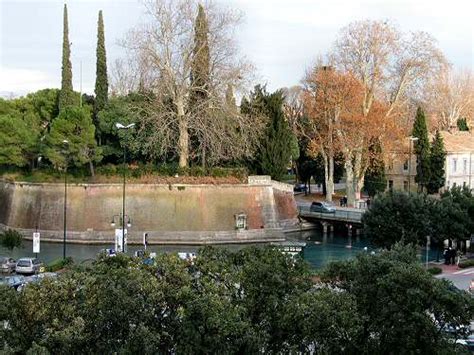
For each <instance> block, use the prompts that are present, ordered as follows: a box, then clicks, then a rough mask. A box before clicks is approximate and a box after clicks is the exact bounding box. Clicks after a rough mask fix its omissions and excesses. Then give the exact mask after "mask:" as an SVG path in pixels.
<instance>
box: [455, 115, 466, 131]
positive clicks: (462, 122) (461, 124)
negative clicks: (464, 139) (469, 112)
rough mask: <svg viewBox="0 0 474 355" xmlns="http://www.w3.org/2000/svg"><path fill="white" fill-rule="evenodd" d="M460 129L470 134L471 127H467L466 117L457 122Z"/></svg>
mask: <svg viewBox="0 0 474 355" xmlns="http://www.w3.org/2000/svg"><path fill="white" fill-rule="evenodd" d="M456 124H457V126H458V129H459V130H460V131H462V132H468V131H469V126H468V125H467V120H466V118H465V117H461V118H459V119H458V120H457V121H456Z"/></svg>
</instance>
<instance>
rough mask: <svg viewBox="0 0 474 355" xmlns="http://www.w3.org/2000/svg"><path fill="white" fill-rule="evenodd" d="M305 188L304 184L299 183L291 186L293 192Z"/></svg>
mask: <svg viewBox="0 0 474 355" xmlns="http://www.w3.org/2000/svg"><path fill="white" fill-rule="evenodd" d="M306 189H307V187H306V185H305V184H301V183H298V184H295V186H293V191H294V192H306Z"/></svg>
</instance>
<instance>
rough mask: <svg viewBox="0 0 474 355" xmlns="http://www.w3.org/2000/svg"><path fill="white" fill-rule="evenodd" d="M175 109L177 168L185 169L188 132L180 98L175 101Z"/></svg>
mask: <svg viewBox="0 0 474 355" xmlns="http://www.w3.org/2000/svg"><path fill="white" fill-rule="evenodd" d="M176 109H177V112H178V122H179V142H178V148H179V167H180V168H185V167H187V166H188V156H189V132H188V121H187V118H186V116H185V114H184V100H183V98H182V97H180V98H178V99H177V101H176Z"/></svg>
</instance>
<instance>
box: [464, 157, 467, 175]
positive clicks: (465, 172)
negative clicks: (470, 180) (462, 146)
mask: <svg viewBox="0 0 474 355" xmlns="http://www.w3.org/2000/svg"><path fill="white" fill-rule="evenodd" d="M463 172H464V174H467V159H464V160H463Z"/></svg>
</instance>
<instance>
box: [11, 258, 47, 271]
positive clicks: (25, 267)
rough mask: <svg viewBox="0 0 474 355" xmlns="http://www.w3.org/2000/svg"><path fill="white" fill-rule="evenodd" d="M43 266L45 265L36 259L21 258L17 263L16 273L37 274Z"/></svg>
mask: <svg viewBox="0 0 474 355" xmlns="http://www.w3.org/2000/svg"><path fill="white" fill-rule="evenodd" d="M42 266H43V263H42V262H41V261H39V260H38V259H36V258H21V259H18V261H17V262H16V273H17V274H36V273H38V272H39V271H40V268H41V267H42Z"/></svg>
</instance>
